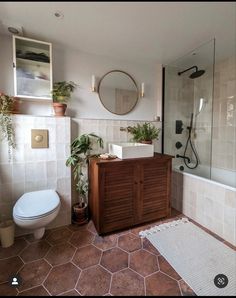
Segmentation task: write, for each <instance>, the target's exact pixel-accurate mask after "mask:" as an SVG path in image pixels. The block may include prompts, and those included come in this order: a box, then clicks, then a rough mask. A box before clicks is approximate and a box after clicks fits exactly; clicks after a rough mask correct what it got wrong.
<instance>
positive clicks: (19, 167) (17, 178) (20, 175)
mask: <svg viewBox="0 0 236 298" xmlns="http://www.w3.org/2000/svg"><path fill="white" fill-rule="evenodd" d="M12 179H13V183H17V182H22V183H24V182H25V164H24V163H15V164H14V165H13V166H12Z"/></svg>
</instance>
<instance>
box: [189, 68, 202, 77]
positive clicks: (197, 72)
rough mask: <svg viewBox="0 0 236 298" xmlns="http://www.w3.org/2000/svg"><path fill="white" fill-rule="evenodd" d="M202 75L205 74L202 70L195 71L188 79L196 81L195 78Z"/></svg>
mask: <svg viewBox="0 0 236 298" xmlns="http://www.w3.org/2000/svg"><path fill="white" fill-rule="evenodd" d="M204 73H205V70H203V69H200V70H196V71H195V72H193V73H191V75H190V76H189V78H190V79H196V78H199V77H200V76H202V75H203V74H204Z"/></svg>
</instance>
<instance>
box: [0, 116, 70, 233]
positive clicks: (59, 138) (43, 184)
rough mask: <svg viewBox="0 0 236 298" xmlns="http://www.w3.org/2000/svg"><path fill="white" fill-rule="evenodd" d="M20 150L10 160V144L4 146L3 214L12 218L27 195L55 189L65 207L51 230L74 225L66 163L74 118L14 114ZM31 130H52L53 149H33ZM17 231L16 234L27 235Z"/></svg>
mask: <svg viewBox="0 0 236 298" xmlns="http://www.w3.org/2000/svg"><path fill="white" fill-rule="evenodd" d="M13 123H14V127H15V135H16V145H17V146H16V149H15V150H13V155H12V160H11V161H10V162H9V160H8V145H7V143H6V142H5V141H4V142H1V143H0V212H1V214H4V215H5V216H6V218H11V217H12V209H13V206H14V204H15V202H16V201H17V199H18V198H19V197H20V196H21V195H23V194H24V193H25V192H30V191H36V190H42V189H55V190H56V191H57V192H58V194H59V195H60V198H61V202H62V208H61V210H60V213H59V215H58V216H57V218H56V219H55V221H54V222H52V223H51V225H50V226H49V227H48V228H52V227H57V226H62V225H65V224H70V222H71V219H70V216H69V214H70V212H71V170H70V168H68V167H66V165H65V162H66V159H67V157H68V155H69V152H70V142H71V134H70V132H71V119H70V118H69V117H60V118H59V117H58V118H56V117H37V116H26V115H14V116H13ZM31 129H48V131H49V148H45V149H32V148H31ZM26 232H27V231H26V230H21V229H19V228H17V230H16V234H18V235H19V234H22V233H26Z"/></svg>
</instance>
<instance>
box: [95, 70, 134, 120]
mask: <svg viewBox="0 0 236 298" xmlns="http://www.w3.org/2000/svg"><path fill="white" fill-rule="evenodd" d="M112 72H121V73H123V74H125V75H127V76H128V77H129V78H130V79H131V80H132V81H133V83H134V85H135V87H136V89H137V98H136V102H135V104H134V105H133V107H132V109H131V110H129V111H128V112H126V113H124V114H118V113H115V112H112V111H110V110H109V109H108V108H107V107H106V106H105V105H104V104H103V102H102V99H101V95H100V86H101V83H102V80H103V79H104V78H105V77H106V76H107V75H108V74H110V73H112ZM98 96H99V99H100V102H101V103H102V105H103V106H104V108H105V109H106V110H107V111H109V112H110V113H112V114H115V115H120V116H122V115H127V114H128V113H130V112H131V111H132V110H133V109H134V108H135V107H136V105H137V103H138V100H139V89H138V85H137V83H136V82H135V80H134V78H133V77H132V76H131V75H130V74H128V73H127V72H125V71H123V70H119V69H114V70H111V71H108V72H107V73H105V74H104V75H103V76H102V77H101V79H100V80H99V83H98Z"/></svg>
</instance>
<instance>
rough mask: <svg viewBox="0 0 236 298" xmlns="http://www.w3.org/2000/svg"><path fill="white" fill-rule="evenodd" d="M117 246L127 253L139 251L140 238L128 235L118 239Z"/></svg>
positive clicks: (140, 245)
mask: <svg viewBox="0 0 236 298" xmlns="http://www.w3.org/2000/svg"><path fill="white" fill-rule="evenodd" d="M118 246H119V247H120V248H122V249H124V250H125V251H127V252H132V251H135V250H138V249H140V248H141V247H142V244H141V239H140V238H138V237H137V236H135V235H133V234H130V233H129V234H126V235H123V236H120V237H119V239H118Z"/></svg>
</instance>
